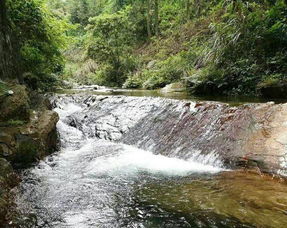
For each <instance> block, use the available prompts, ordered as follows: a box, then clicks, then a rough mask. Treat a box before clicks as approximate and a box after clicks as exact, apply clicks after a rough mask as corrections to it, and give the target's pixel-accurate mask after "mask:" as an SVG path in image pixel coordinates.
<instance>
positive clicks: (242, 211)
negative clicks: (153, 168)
mask: <svg viewBox="0 0 287 228" xmlns="http://www.w3.org/2000/svg"><path fill="white" fill-rule="evenodd" d="M137 195H138V197H139V199H140V201H141V202H143V203H144V204H145V205H156V206H157V207H160V208H161V209H162V210H165V211H169V212H172V213H176V214H178V215H182V216H183V217H184V218H185V219H186V221H187V222H189V223H194V222H195V221H196V220H199V221H197V222H196V223H198V227H201V226H200V224H205V225H203V226H202V227H209V226H210V225H211V224H212V223H217V224H221V222H222V223H225V222H226V221H232V223H231V224H233V223H234V222H235V221H236V220H237V221H240V223H236V222H235V224H241V225H242V224H244V226H248V227H249V226H254V227H274V228H276V227H278V228H279V227H282V228H283V227H287V185H286V184H284V183H280V182H279V181H278V180H272V179H271V178H269V177H261V176H260V175H258V174H248V173H245V172H228V173H222V174H220V175H217V176H216V177H209V178H206V179H204V178H195V179H192V178H191V179H189V178H185V179H181V180H177V181H176V182H171V181H169V180H167V181H166V182H158V183H157V182H155V183H149V184H147V185H146V186H144V187H142V188H141V189H138V191H137ZM198 214H200V215H201V216H199V217H197V215H198ZM203 215H204V217H205V218H204V219H202V216H203ZM210 216H211V217H210ZM194 219H195V220H194ZM213 220H214V221H213ZM218 222H219V223H218ZM229 225H230V224H229ZM218 227H221V226H218ZM228 227H229V226H228Z"/></svg>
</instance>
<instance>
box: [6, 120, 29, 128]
mask: <svg viewBox="0 0 287 228" xmlns="http://www.w3.org/2000/svg"><path fill="white" fill-rule="evenodd" d="M6 124H7V126H12V127H17V126H22V125H24V124H25V121H23V120H9V121H8V122H7V123H6Z"/></svg>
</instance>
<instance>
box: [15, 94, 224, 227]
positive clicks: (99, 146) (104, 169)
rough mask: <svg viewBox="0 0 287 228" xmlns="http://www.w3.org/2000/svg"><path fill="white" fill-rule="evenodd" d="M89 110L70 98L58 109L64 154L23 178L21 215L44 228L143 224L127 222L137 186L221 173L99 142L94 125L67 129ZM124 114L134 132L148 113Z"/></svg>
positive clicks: (212, 168)
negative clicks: (31, 217)
mask: <svg viewBox="0 0 287 228" xmlns="http://www.w3.org/2000/svg"><path fill="white" fill-rule="evenodd" d="M87 108H89V105H88V106H87V105H85V104H77V103H75V101H73V102H72V101H69V100H65V99H64V100H63V102H59V103H58V104H57V107H56V108H55V110H56V111H57V112H58V113H59V115H60V121H59V123H58V126H57V128H58V132H59V135H60V140H61V143H60V145H61V146H60V147H61V148H60V151H59V152H58V153H56V154H54V155H52V156H50V157H48V158H46V160H45V161H42V162H40V164H39V165H37V166H36V167H35V168H32V169H30V170H28V171H26V172H25V174H24V175H23V177H24V180H23V182H22V184H21V186H20V189H21V191H22V192H23V193H22V195H21V197H19V199H18V205H20V208H21V207H22V208H21V209H22V211H25V212H27V211H28V212H29V213H34V214H35V215H36V217H37V224H38V226H39V227H120V226H125V225H130V226H132V227H133V226H134V225H142V222H140V221H136V219H135V218H134V219H132V218H131V219H130V220H129V221H128V222H127V221H126V220H127V217H129V216H130V217H132V216H131V215H128V214H129V213H130V210H132V209H134V208H129V206H128V205H129V204H130V203H131V202H129V201H132V200H133V199H132V198H133V191H134V188H135V186H136V187H137V188H138V187H140V186H141V185H143V184H145V183H147V182H149V181H155V180H161V179H165V180H168V179H169V178H170V179H171V180H173V179H176V178H178V177H185V176H189V175H191V174H193V173H217V172H219V171H221V170H222V168H220V167H215V166H212V165H207V164H202V163H199V162H196V161H194V160H193V159H189V160H182V159H180V158H176V157H167V156H163V155H160V154H157V155H156V154H153V153H152V152H150V151H146V150H143V149H138V148H137V147H135V146H131V145H126V144H123V143H120V142H113V141H111V140H105V139H99V138H97V137H96V136H95V134H94V133H93V130H91V126H89V122H86V123H85V122H84V124H85V126H84V127H81V130H79V129H77V128H76V126H70V125H69V124H68V123H70V120H71V118H72V119H73V118H74V116H76V115H78V114H82V113H83V112H84V111H85V109H87ZM151 108H152V106H151ZM119 113H121V115H123V116H124V117H123V119H124V121H125V122H126V123H125V124H130V125H129V126H124V125H123V127H130V126H131V125H132V124H136V122H135V121H138V120H140V119H142V118H143V117H144V116H145V115H146V113H147V112H146V110H145V111H143V112H142V113H141V110H135V113H134V115H138V117H137V118H135V119H133V120H131V119H125V118H127V117H126V116H125V115H128V114H127V113H125V110H120V111H119ZM102 118H107V117H105V116H103V117H102ZM101 124H102V125H105V124H107V126H106V130H108V129H109V128H110V127H111V126H109V125H108V123H104V122H101ZM104 127H105V126H103V128H104ZM114 135H115V136H118V135H117V134H114Z"/></svg>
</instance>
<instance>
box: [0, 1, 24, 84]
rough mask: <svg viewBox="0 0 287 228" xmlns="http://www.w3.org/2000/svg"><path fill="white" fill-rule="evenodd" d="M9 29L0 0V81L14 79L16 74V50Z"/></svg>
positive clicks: (5, 7) (5, 13) (4, 6)
mask: <svg viewBox="0 0 287 228" xmlns="http://www.w3.org/2000/svg"><path fill="white" fill-rule="evenodd" d="M11 37H12V36H11V28H10V26H9V21H8V18H7V5H6V0H0V79H3V80H7V79H16V78H18V77H19V76H20V74H19V72H18V67H17V66H18V63H17V57H18V55H19V53H18V49H15V48H14V47H15V46H16V45H13V42H12V41H11Z"/></svg>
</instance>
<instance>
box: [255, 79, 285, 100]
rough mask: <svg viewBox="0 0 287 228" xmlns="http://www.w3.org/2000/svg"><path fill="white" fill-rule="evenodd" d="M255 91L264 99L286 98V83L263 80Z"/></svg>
mask: <svg viewBox="0 0 287 228" xmlns="http://www.w3.org/2000/svg"><path fill="white" fill-rule="evenodd" d="M257 90H258V92H259V93H260V94H261V95H262V96H263V97H266V98H287V81H280V80H271V79H270V80H265V81H263V82H261V83H259V84H258V86H257Z"/></svg>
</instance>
